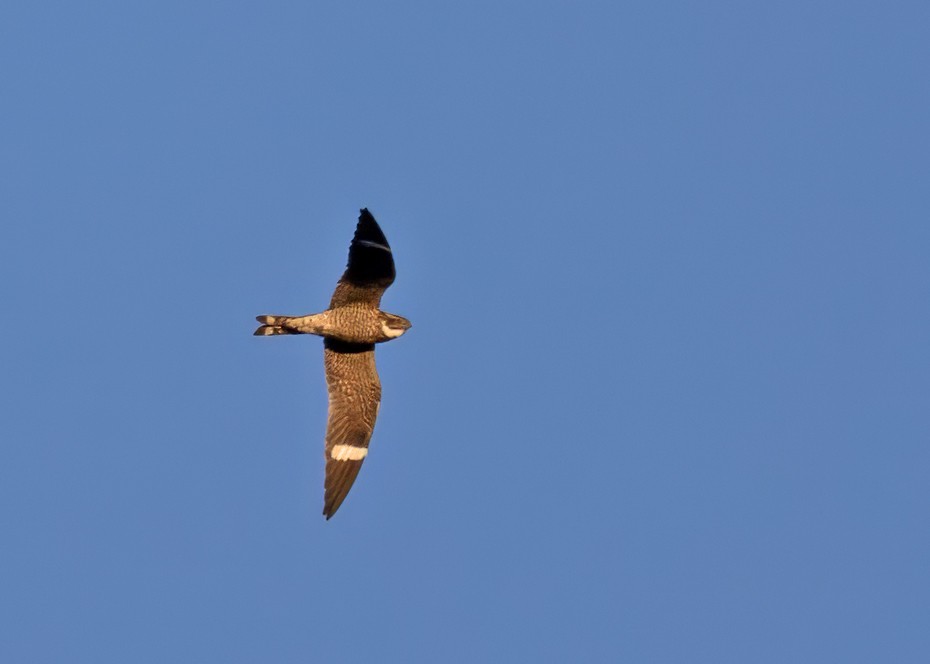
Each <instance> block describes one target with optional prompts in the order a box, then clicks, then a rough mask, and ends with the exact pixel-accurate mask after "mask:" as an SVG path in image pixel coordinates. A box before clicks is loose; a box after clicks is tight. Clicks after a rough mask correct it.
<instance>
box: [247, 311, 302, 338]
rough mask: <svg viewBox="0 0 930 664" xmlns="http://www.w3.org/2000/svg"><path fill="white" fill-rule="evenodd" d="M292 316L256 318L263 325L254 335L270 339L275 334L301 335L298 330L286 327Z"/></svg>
mask: <svg viewBox="0 0 930 664" xmlns="http://www.w3.org/2000/svg"><path fill="white" fill-rule="evenodd" d="M291 318H292V317H291V316H256V317H255V320H257V321H258V322H259V323H261V325H259V326H258V329H257V330H255V332H254V333H253V334H254V335H255V336H256V337H270V336H271V335H273V334H300V332H298V331H297V330H293V329H290V328H288V327H286V325H287V322H288V321H289V320H290V319H291Z"/></svg>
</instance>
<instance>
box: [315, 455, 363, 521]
mask: <svg viewBox="0 0 930 664" xmlns="http://www.w3.org/2000/svg"><path fill="white" fill-rule="evenodd" d="M362 461H363V460H359V461H351V460H346V461H336V460H335V459H327V460H326V486H325V495H324V498H323V516H325V517H326V520H327V521H329V520H330V519H331V518H332V516H333V514H335V513H336V511H337V510H338V509H339V506H340V505H342V501H344V500H345V499H346V496H347V495H349V489H351V488H352V485H353V484H354V483H355V478H356V477H358V471H359V470H360V469H361V467H362Z"/></svg>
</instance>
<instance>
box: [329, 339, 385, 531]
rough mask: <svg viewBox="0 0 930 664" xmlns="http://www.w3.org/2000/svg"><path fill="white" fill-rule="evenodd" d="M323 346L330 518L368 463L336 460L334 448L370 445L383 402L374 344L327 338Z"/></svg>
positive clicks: (353, 460)
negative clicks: (327, 414) (326, 392)
mask: <svg viewBox="0 0 930 664" xmlns="http://www.w3.org/2000/svg"><path fill="white" fill-rule="evenodd" d="M323 345H324V350H323V359H324V364H325V366H326V385H327V387H328V388H329V417H328V419H327V424H326V481H325V497H324V505H323V515H324V516H325V517H326V518H327V519H329V518H330V517H331V516H332V515H333V514H335V513H336V510H338V509H339V506H340V505H341V504H342V501H343V500H345V497H346V494H348V493H349V489H351V488H352V483H353V482H355V477H356V476H357V475H358V471H359V469H360V468H361V467H362V463H363V462H364V458H362V459H357V460H356V459H346V460H339V459H334V458H332V451H333V447H334V446H336V445H349V446H352V447H361V448H365V449H367V448H368V441H369V440H370V439H371V434H372V431H374V428H375V419H376V418H377V417H378V407H379V405H380V403H381V381H380V380H378V372H377V370H376V368H375V347H374V344H349V343H345V342H341V341H338V340H336V339H325V340H324V344H323Z"/></svg>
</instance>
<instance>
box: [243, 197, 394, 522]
mask: <svg viewBox="0 0 930 664" xmlns="http://www.w3.org/2000/svg"><path fill="white" fill-rule="evenodd" d="M393 282H394V259H393V257H392V254H391V248H390V245H388V242H387V239H386V238H385V237H384V233H383V232H382V231H381V229H380V227H379V226H378V224H377V222H376V221H375V219H374V217H373V216H372V215H371V213H369V212H368V210H366V209H363V210H362V211H361V215H360V216H359V220H358V226H357V227H356V230H355V236H354V238H353V239H352V244H351V245H350V246H349V261H348V265H347V267H346V271H345V273H343V275H342V278H340V279H339V283H338V284H337V285H336V290H335V292H334V293H333V297H332V300H331V302H330V307H329V309H327V310H326V311H324V312H321V313H319V314H311V315H308V316H258V317H257V320H258V321H259V322H260V323H262V325H261V326H259V328H258V329H257V330H255V334H256V336H273V335H281V334H315V335H318V336H322V337H323V365H324V367H325V370H326V385H327V388H328V391H329V412H328V416H327V423H326V448H325V449H326V479H325V482H324V505H323V515H324V516H325V517H326V518H327V519H329V518H330V517H332V515H333V514H335V513H336V510H338V509H339V506H340V505H342V501H343V500H345V497H346V495H347V494H348V493H349V489H351V488H352V484H353V482H355V478H356V476H358V471H359V469H360V468H361V467H362V463H363V462H364V461H365V457H366V456H367V455H368V444H369V442H370V440H371V434H372V432H373V431H374V427H375V420H376V419H377V417H378V409H379V407H380V404H381V382H380V380H379V379H378V372H377V369H376V368H375V344H376V343H380V342H384V341H389V340H390V339H394V338H396V337H399V336H400V335H401V334H403V333H404V332H406V331H407V329H409V328H410V321H408V320H407V319H406V318H403V317H401V316H396V315H394V314H389V313H387V312H384V311H381V310H380V309H379V306H380V303H381V295H382V294H383V293H384V291H385V290H386V289H387V288H388V286H390V285H391V284H392V283H393Z"/></svg>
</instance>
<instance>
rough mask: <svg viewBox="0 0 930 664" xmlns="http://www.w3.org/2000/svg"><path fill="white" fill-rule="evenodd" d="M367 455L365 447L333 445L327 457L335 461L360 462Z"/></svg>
mask: <svg viewBox="0 0 930 664" xmlns="http://www.w3.org/2000/svg"><path fill="white" fill-rule="evenodd" d="M367 455H368V448H367V447H356V446H355V445H333V449H331V450H330V451H329V456H330V458H332V459H335V460H336V461H361V460H362V459H364V458H365V457H366V456H367Z"/></svg>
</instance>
